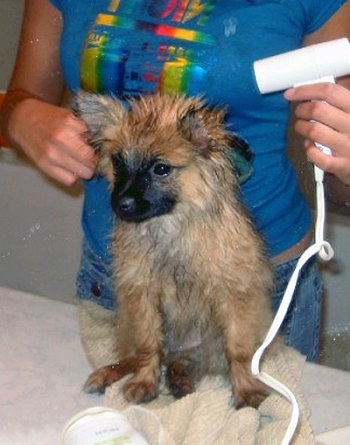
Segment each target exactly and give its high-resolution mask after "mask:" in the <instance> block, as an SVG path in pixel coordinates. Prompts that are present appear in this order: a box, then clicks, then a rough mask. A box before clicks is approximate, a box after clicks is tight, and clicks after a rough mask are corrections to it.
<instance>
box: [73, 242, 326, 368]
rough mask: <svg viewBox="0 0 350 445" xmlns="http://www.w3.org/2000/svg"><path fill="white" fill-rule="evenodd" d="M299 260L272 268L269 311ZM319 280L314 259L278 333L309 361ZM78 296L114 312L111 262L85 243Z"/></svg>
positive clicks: (314, 349) (315, 339) (314, 351)
mask: <svg viewBox="0 0 350 445" xmlns="http://www.w3.org/2000/svg"><path fill="white" fill-rule="evenodd" d="M297 261H298V258H293V259H291V260H289V261H286V262H284V263H281V264H278V265H276V266H275V267H274V270H275V292H274V294H273V295H272V309H273V311H274V312H276V311H277V309H278V307H279V304H280V302H281V300H282V297H283V294H284V291H285V289H286V287H287V284H288V281H289V279H290V277H291V275H292V273H293V271H294V269H295V266H296V263H297ZM322 292H323V286H322V279H321V275H320V272H319V269H318V266H317V262H316V260H315V258H311V259H310V260H309V261H308V263H307V264H306V265H304V267H303V268H302V270H301V272H300V275H299V279H298V283H297V286H296V289H295V292H294V295H293V299H292V301H291V305H290V308H289V310H288V313H287V316H286V318H285V320H284V322H283V324H282V327H281V331H282V334H283V336H284V339H285V342H286V344H288V345H289V346H292V347H294V348H295V349H297V350H299V351H300V352H301V353H302V354H304V355H305V356H306V357H307V360H309V361H315V360H316V359H317V357H318V352H319V333H320V320H321V299H322V298H321V297H322ZM77 293H78V297H79V298H80V299H82V300H90V301H93V302H95V303H96V304H98V305H100V306H102V307H104V308H105V309H108V310H116V300H115V289H114V280H113V268H112V259H111V258H109V259H107V260H106V259H102V258H101V257H99V256H98V255H96V254H95V253H94V251H93V250H92V249H91V248H90V247H89V245H88V244H87V243H86V242H84V244H83V250H82V258H81V264H80V270H79V273H78V277H77Z"/></svg>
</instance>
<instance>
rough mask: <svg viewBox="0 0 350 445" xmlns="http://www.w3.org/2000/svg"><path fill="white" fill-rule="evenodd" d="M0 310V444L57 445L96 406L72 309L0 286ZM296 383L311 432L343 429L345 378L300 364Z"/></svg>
mask: <svg viewBox="0 0 350 445" xmlns="http://www.w3.org/2000/svg"><path fill="white" fill-rule="evenodd" d="M0 305H1V310H0V357H1V360H0V387H1V396H0V419H1V422H0V444H1V445H19V444H21V445H23V444H26V445H31V444H33V445H34V444H35V445H37V444H38V443H41V444H44V443H50V444H51V445H56V444H57V445H58V444H60V443H61V432H62V429H63V426H64V424H65V423H66V421H67V420H68V419H69V418H70V417H71V416H73V415H75V414H76V413H78V412H79V411H81V410H83V409H86V408H88V407H90V406H95V405H103V397H102V396H91V395H86V394H84V393H83V392H82V389H81V388H82V385H83V383H84V381H85V379H86V377H87V375H88V374H89V372H90V371H91V369H90V366H89V364H88V363H87V361H86V359H85V356H84V353H83V350H82V347H81V344H80V339H79V333H78V314H77V307H76V306H75V305H73V304H68V303H63V302H60V301H57V300H52V299H49V298H45V297H40V296H37V295H31V294H28V293H24V292H20V291H17V290H13V289H7V288H4V287H0ZM301 386H302V389H303V392H304V395H305V397H306V399H307V401H308V403H309V406H310V408H311V412H312V415H311V423H312V426H313V428H314V431H315V433H316V434H318V433H323V432H325V431H329V430H334V429H336V428H340V427H345V426H349V425H350V409H349V407H350V373H348V372H343V371H339V370H335V369H331V368H327V367H324V366H320V365H314V364H309V363H306V364H305V367H304V371H303V378H302V382H301ZM349 434H350V433H349ZM349 437H350V436H349ZM344 443H345V442H344ZM346 443H347V444H348V443H350V439H349V440H348V441H347V442H346ZM340 444H342V442H337V445H340Z"/></svg>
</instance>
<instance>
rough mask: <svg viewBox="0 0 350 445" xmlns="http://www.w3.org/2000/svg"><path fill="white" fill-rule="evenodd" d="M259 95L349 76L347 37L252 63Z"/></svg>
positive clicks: (349, 44)
mask: <svg viewBox="0 0 350 445" xmlns="http://www.w3.org/2000/svg"><path fill="white" fill-rule="evenodd" d="M254 72H255V78H256V82H257V85H258V88H259V91H260V93H262V94H265V93H272V92H275V91H280V90H285V89H287V88H290V87H293V86H296V85H301V84H305V83H311V82H312V83H316V82H317V81H322V80H323V79H324V78H328V79H333V80H334V78H336V77H341V76H345V75H346V74H350V43H349V40H348V39H347V38H343V39H337V40H332V41H330V42H324V43H319V44H317V45H310V46H306V47H305V48H301V49H297V50H295V51H289V52H287V53H283V54H279V55H277V56H272V57H267V58H266V59H261V60H257V61H256V62H254Z"/></svg>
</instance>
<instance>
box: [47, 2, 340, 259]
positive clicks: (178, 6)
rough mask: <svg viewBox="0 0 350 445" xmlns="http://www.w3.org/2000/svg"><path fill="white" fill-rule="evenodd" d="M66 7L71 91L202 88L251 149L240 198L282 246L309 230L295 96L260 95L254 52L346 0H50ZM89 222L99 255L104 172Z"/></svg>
mask: <svg viewBox="0 0 350 445" xmlns="http://www.w3.org/2000/svg"><path fill="white" fill-rule="evenodd" d="M52 3H53V4H54V5H56V6H57V7H58V8H59V9H60V10H61V11H62V14H63V20H64V30H63V36H62V42H61V54H62V68H63V72H64V75H65V79H66V83H67V85H68V87H69V88H70V90H72V91H74V90H77V89H79V88H85V89H89V90H92V91H98V92H103V93H109V92H113V93H114V94H116V95H117V96H119V97H123V96H125V95H127V96H128V95H138V94H140V93H141V94H152V93H154V92H155V91H162V92H183V93H185V94H187V95H194V94H198V93H200V94H202V95H204V97H205V99H206V100H207V102H209V103H212V104H221V105H224V106H227V108H228V116H227V119H228V122H229V124H230V128H231V129H232V130H233V131H235V132H237V133H238V134H239V135H241V136H242V137H244V138H245V139H246V140H247V142H248V143H249V145H250V147H251V149H252V151H253V152H254V160H253V168H254V173H253V175H252V176H251V177H250V178H249V179H248V180H247V181H246V182H245V183H244V184H243V186H242V195H243V199H244V201H245V203H246V205H247V207H248V209H249V211H250V213H251V215H252V216H253V218H254V220H255V223H256V226H257V228H258V229H259V230H260V231H261V233H262V234H263V236H264V237H265V239H266V241H267V246H268V252H269V254H270V255H271V256H274V255H277V254H278V253H280V252H282V251H284V250H285V249H287V248H289V247H291V246H293V245H294V244H295V243H297V242H298V241H300V239H301V238H302V237H303V236H304V235H305V234H306V232H307V231H308V230H309V229H310V225H311V215H310V212H309V210H308V208H307V205H306V202H305V200H304V198H303V196H302V195H301V192H300V190H299V187H298V181H297V177H296V174H295V172H294V170H293V168H292V166H291V164H290V161H289V159H288V156H287V151H286V137H287V128H288V120H289V104H288V103H287V101H286V100H285V99H284V98H283V94H282V92H278V93H273V94H268V95H260V94H259V92H258V90H257V87H256V83H255V79H254V74H253V69H252V65H253V62H254V60H257V59H260V58H264V57H268V56H271V55H275V54H279V53H282V52H286V51H290V50H293V49H296V48H299V47H300V46H301V43H302V40H303V38H304V36H305V35H306V34H309V33H312V32H313V31H315V30H317V29H318V28H319V27H321V26H322V25H323V24H324V23H325V22H326V21H327V19H328V18H330V16H332V15H333V14H334V12H335V11H336V10H337V9H338V8H339V7H340V6H341V5H342V4H343V3H345V0H323V1H320V0H288V1H285V0H231V1H230V0H217V1H214V0H207V1H204V0H203V1H198V0H88V1H86V0H52ZM82 220H83V229H84V232H85V236H86V237H87V240H88V242H89V244H90V245H91V246H92V248H93V249H94V250H95V251H96V253H97V254H99V255H101V256H106V255H107V254H108V246H109V241H110V240H109V234H110V232H111V229H112V225H113V217H112V213H111V207H110V198H109V192H108V188H107V184H106V181H105V180H104V179H103V178H101V177H95V178H93V179H92V180H90V181H86V182H85V198H84V208H83V216H82Z"/></svg>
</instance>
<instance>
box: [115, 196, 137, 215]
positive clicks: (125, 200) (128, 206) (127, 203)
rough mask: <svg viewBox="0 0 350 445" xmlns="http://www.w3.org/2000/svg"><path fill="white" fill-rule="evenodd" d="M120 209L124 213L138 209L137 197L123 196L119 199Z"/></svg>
mask: <svg viewBox="0 0 350 445" xmlns="http://www.w3.org/2000/svg"><path fill="white" fill-rule="evenodd" d="M118 209H119V211H121V212H122V213H130V212H133V211H134V210H135V209H136V203H135V199H134V198H132V197H130V196H123V197H122V198H120V199H119V202H118Z"/></svg>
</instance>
